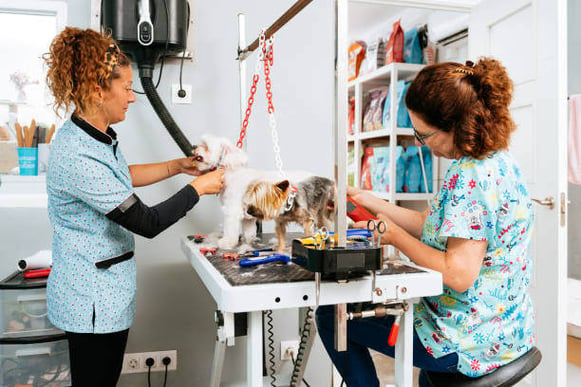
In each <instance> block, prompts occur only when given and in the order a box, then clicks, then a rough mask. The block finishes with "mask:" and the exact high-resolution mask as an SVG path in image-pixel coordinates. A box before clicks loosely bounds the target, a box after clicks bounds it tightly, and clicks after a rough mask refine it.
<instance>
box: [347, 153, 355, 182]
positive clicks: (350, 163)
mask: <svg viewBox="0 0 581 387" xmlns="http://www.w3.org/2000/svg"><path fill="white" fill-rule="evenodd" d="M347 185H349V186H351V187H354V186H355V148H354V147H353V146H350V147H349V150H348V151H347Z"/></svg>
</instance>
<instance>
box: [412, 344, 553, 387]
mask: <svg viewBox="0 0 581 387" xmlns="http://www.w3.org/2000/svg"><path fill="white" fill-rule="evenodd" d="M541 358H542V355H541V351H539V349H538V348H537V347H532V348H531V349H530V350H529V351H528V352H527V353H525V354H524V355H522V356H521V357H519V358H518V359H516V360H513V361H512V362H510V363H508V364H506V365H503V366H502V367H500V368H497V369H496V371H493V372H492V373H490V374H487V375H484V376H481V377H479V378H469V377H468V376H466V375H463V374H461V373H459V372H458V373H446V372H428V371H422V372H425V376H426V378H427V380H428V381H429V382H430V383H431V385H432V386H433V387H449V386H454V387H492V386H494V387H508V386H513V385H515V384H516V383H517V382H518V381H519V380H521V379H522V378H524V377H525V376H527V374H528V373H529V372H531V371H532V370H534V369H535V367H536V366H538V365H539V363H540V362H541Z"/></svg>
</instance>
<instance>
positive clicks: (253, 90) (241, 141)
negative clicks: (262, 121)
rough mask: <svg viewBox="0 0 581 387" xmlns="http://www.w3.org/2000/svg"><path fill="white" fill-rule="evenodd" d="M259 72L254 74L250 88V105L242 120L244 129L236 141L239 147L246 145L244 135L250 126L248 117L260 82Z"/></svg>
mask: <svg viewBox="0 0 581 387" xmlns="http://www.w3.org/2000/svg"><path fill="white" fill-rule="evenodd" d="M258 78H259V76H258V74H254V76H253V77H252V87H251V88H250V96H249V97H248V107H247V108H246V112H245V113H244V121H242V129H240V138H239V139H238V142H237V143H236V146H237V147H238V148H239V149H242V146H243V145H244V137H246V129H247V128H248V119H249V118H250V113H252V104H253V103H254V94H256V85H257V84H258Z"/></svg>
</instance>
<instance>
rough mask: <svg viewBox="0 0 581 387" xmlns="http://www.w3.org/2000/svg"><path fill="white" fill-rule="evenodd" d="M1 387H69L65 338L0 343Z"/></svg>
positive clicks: (47, 337) (7, 340) (25, 339)
mask: <svg viewBox="0 0 581 387" xmlns="http://www.w3.org/2000/svg"><path fill="white" fill-rule="evenodd" d="M0 364H1V369H0V386H1V387H17V386H19V387H21V386H31V387H40V386H43V387H65V386H70V385H71V378H70V369H69V350H68V344H67V340H66V336H65V334H58V335H49V336H38V337H21V338H9V339H0Z"/></svg>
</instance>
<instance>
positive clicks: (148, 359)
mask: <svg viewBox="0 0 581 387" xmlns="http://www.w3.org/2000/svg"><path fill="white" fill-rule="evenodd" d="M154 364H155V360H153V358H151V357H148V358H147V359H146V360H145V365H146V366H147V385H148V386H149V387H151V367H153V365H154Z"/></svg>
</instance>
